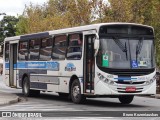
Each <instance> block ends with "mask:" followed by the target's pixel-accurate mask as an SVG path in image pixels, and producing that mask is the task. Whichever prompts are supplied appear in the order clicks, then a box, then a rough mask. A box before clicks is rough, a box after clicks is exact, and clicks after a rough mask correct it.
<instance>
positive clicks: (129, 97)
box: [119, 95, 134, 104]
mask: <svg viewBox="0 0 160 120" xmlns="http://www.w3.org/2000/svg"><path fill="white" fill-rule="evenodd" d="M133 98H134V95H122V96H119V101H120V102H121V103H122V104H130V103H131V102H132V101H133Z"/></svg>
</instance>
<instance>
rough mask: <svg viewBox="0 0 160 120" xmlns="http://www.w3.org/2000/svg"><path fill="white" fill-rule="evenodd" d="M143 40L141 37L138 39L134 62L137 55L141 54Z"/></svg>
mask: <svg viewBox="0 0 160 120" xmlns="http://www.w3.org/2000/svg"><path fill="white" fill-rule="evenodd" d="M143 40H144V38H143V37H142V38H141V39H139V41H138V44H137V45H136V61H137V57H138V55H139V54H140V53H141V50H142V45H143Z"/></svg>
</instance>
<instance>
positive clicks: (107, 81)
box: [97, 73, 114, 85]
mask: <svg viewBox="0 0 160 120" xmlns="http://www.w3.org/2000/svg"><path fill="white" fill-rule="evenodd" d="M97 76H98V78H99V79H100V80H101V81H103V82H105V83H107V84H111V85H113V84H114V81H112V80H109V79H107V78H106V77H104V76H103V75H102V74H101V73H97Z"/></svg>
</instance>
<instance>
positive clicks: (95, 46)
mask: <svg viewBox="0 0 160 120" xmlns="http://www.w3.org/2000/svg"><path fill="white" fill-rule="evenodd" d="M94 49H95V50H96V49H99V40H97V39H95V41H94Z"/></svg>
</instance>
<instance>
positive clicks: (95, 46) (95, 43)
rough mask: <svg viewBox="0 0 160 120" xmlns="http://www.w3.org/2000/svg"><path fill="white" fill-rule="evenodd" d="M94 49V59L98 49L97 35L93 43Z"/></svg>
mask: <svg viewBox="0 0 160 120" xmlns="http://www.w3.org/2000/svg"><path fill="white" fill-rule="evenodd" d="M94 49H95V54H94V56H95V57H96V55H97V53H98V49H99V36H98V34H96V39H95V41H94Z"/></svg>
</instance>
